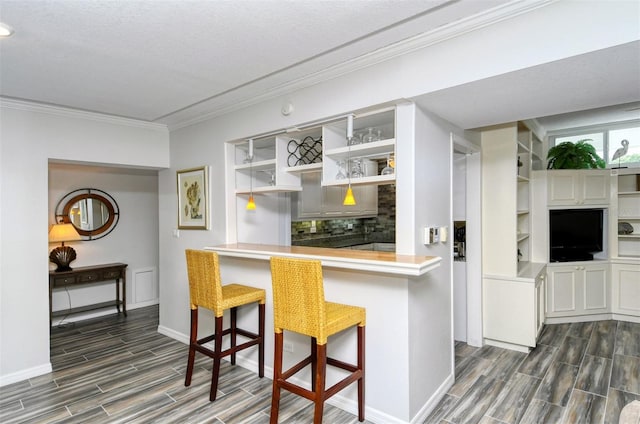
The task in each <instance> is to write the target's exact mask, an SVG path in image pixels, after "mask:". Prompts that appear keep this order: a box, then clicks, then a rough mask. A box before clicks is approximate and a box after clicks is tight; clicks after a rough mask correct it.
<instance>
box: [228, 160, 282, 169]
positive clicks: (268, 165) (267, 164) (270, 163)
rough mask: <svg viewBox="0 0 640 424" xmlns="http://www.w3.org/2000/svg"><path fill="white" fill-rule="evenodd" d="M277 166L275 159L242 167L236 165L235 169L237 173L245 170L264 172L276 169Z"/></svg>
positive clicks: (245, 164)
mask: <svg viewBox="0 0 640 424" xmlns="http://www.w3.org/2000/svg"><path fill="white" fill-rule="evenodd" d="M275 166H276V160H275V159H267V160H261V161H257V162H253V163H243V164H242V165H236V168H235V169H236V171H243V170H246V171H249V170H253V171H263V170H265V169H274V168H275Z"/></svg>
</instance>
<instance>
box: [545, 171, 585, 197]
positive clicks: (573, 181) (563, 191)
mask: <svg viewBox="0 0 640 424" xmlns="http://www.w3.org/2000/svg"><path fill="white" fill-rule="evenodd" d="M548 177H549V178H548V189H547V193H548V199H547V203H548V204H549V205H575V204H577V203H578V202H579V197H580V194H579V192H577V191H576V190H577V188H578V185H579V181H578V180H579V178H580V177H579V175H578V173H576V172H564V171H549V175H548Z"/></svg>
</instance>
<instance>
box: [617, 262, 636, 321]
mask: <svg viewBox="0 0 640 424" xmlns="http://www.w3.org/2000/svg"><path fill="white" fill-rule="evenodd" d="M611 285H612V287H611V288H612V290H611V292H612V302H611V310H612V312H613V313H614V314H625V315H632V316H635V317H640V265H637V264H612V265H611Z"/></svg>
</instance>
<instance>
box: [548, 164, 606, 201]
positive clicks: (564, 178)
mask: <svg viewBox="0 0 640 424" xmlns="http://www.w3.org/2000/svg"><path fill="white" fill-rule="evenodd" d="M547 193H548V198H547V203H548V205H549V206H574V205H607V204H609V175H607V174H606V172H604V171H598V170H588V171H578V170H576V171H574V170H555V171H549V178H548V187H547Z"/></svg>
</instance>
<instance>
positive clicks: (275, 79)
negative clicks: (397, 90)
mask: <svg viewBox="0 0 640 424" xmlns="http://www.w3.org/2000/svg"><path fill="white" fill-rule="evenodd" d="M538 3H544V2H540V1H538ZM532 4H535V2H533V3H532ZM511 5H520V6H516V7H523V6H522V5H525V6H526V3H523V2H519V1H513V0H295V1H294V0H0V21H2V22H4V23H7V24H9V25H11V26H12V27H13V28H14V29H15V31H16V32H15V34H14V35H13V36H12V37H10V38H8V39H4V40H0V96H2V97H4V98H9V99H18V100H27V101H33V102H39V103H45V104H50V105H58V106H64V107H70V108H74V109H79V110H86V111H94V112H100V113H105V114H110V115H117V116H123V117H128V118H134V119H140V120H144V121H149V122H157V123H163V124H166V125H168V126H169V127H170V128H176V127H180V126H183V125H187V124H189V123H191V122H196V121H198V120H201V119H203V118H204V117H211V116H217V115H221V114H224V113H227V112H229V111H232V110H236V109H239V108H242V107H245V106H248V105H250V104H252V103H255V102H257V101H260V100H265V99H268V98H274V97H276V96H281V95H283V94H286V93H287V92H290V91H292V90H293V89H294V88H301V87H303V86H305V84H306V85H310V84H313V83H314V82H317V81H322V80H323V79H327V78H331V77H332V76H337V75H339V74H340V73H342V72H345V70H347V69H349V70H351V69H354V68H353V66H367V65H368V64H370V63H369V62H368V61H369V60H374V59H375V55H376V52H381V51H384V48H388V47H389V46H394V45H396V46H397V45H401V44H402V42H403V40H404V41H407V40H408V39H410V38H411V37H415V36H418V35H420V34H426V33H432V34H435V33H438V31H440V30H441V29H443V28H445V27H447V25H449V24H451V23H453V22H455V23H456V25H460V22H463V21H464V20H467V21H472V20H473V19H474V18H476V17H478V16H480V15H482V14H485V15H487V16H491V13H492V11H495V10H498V9H500V8H506V9H508V8H509V7H510V6H511ZM449 26H450V25H449ZM391 50H393V49H391ZM639 50H640V47H639V44H638V43H637V42H636V43H631V44H629V45H626V46H620V47H617V48H612V49H607V50H604V51H601V52H593V53H590V54H586V55H582V56H579V57H575V58H568V59H566V60H563V61H559V62H557V63H549V64H546V65H543V66H539V67H534V68H531V69H524V70H521V71H518V72H513V73H510V74H507V75H501V76H496V77H492V78H487V79H485V80H480V81H476V82H474V83H470V84H465V85H463V86H459V87H452V88H450V89H447V90H443V91H439V92H434V93H427V94H425V95H424V96H421V97H419V98H417V99H415V100H416V101H417V102H418V103H419V104H421V105H422V106H424V107H427V108H429V109H430V110H432V111H434V112H435V113H437V114H439V115H440V116H442V117H443V118H445V119H448V120H450V121H451V122H453V123H455V124H457V125H458V126H460V127H462V128H473V127H477V126H483V125H490V124H494V123H499V122H507V121H511V120H517V119H525V118H536V117H540V116H546V115H554V114H560V113H565V112H570V111H578V110H584V109H592V108H599V107H601V106H610V105H616V104H622V103H630V102H637V101H639V100H640V76H639V75H640V72H639V70H640V55H638V51H639ZM355 59H358V60H357V61H356V60H355ZM585 69H586V70H587V71H586V72H585ZM542 81H544V84H541V82H542ZM584 87H594V89H589V90H585V89H584ZM522 98H526V99H527V101H526V102H515V103H514V102H513V99H522ZM629 109H632V110H631V112H632V113H635V115H634V116H633V117H640V114H639V112H638V109H637V108H635V109H634V108H629V107H622V108H618V109H617V110H618V111H620V112H622V113H624V114H626V115H624V116H628V114H629V112H630V111H629ZM608 112H609V115H607V116H608V118H607V119H609V118H610V117H611V116H612V115H611V113H610V112H611V110H610V109H609V110H608ZM577 118H579V115H575V114H574V115H564V116H562V117H546V118H544V119H543V120H541V122H542V123H543V126H544V125H548V126H549V128H550V129H553V128H558V127H562V126H563V125H565V126H566V125H569V124H568V122H569V121H567V120H566V119H570V120H571V122H578V121H576V119H577ZM589 119H591V122H593V121H594V119H595V118H594V115H593V114H592V115H590V118H589ZM552 127H553V128H552Z"/></svg>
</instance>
